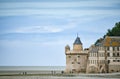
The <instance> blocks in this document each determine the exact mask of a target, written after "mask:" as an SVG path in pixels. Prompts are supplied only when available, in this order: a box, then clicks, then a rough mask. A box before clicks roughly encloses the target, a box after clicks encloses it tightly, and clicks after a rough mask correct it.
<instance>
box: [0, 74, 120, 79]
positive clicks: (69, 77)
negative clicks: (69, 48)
mask: <svg viewBox="0 0 120 79" xmlns="http://www.w3.org/2000/svg"><path fill="white" fill-rule="evenodd" d="M0 79H120V73H107V74H106V73H105V74H26V75H1V76H0Z"/></svg>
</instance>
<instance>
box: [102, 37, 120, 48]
mask: <svg viewBox="0 0 120 79" xmlns="http://www.w3.org/2000/svg"><path fill="white" fill-rule="evenodd" d="M103 45H104V46H120V36H106V37H105V39H104V43H103Z"/></svg>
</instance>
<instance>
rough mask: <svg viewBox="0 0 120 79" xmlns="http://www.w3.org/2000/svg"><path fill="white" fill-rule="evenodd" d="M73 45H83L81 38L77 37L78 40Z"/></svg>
mask: <svg viewBox="0 0 120 79" xmlns="http://www.w3.org/2000/svg"><path fill="white" fill-rule="evenodd" d="M73 44H74V45H75V44H81V45H82V42H81V41H80V38H79V37H77V38H76V40H75V42H74V43H73Z"/></svg>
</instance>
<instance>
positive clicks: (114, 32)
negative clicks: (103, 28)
mask: <svg viewBox="0 0 120 79" xmlns="http://www.w3.org/2000/svg"><path fill="white" fill-rule="evenodd" d="M106 35H107V36H120V22H118V23H116V24H115V26H114V27H113V28H112V29H108V32H107V33H106Z"/></svg>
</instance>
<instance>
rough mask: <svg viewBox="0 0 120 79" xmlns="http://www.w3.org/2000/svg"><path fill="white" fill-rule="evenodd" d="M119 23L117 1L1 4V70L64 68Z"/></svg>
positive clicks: (13, 0) (16, 0) (5, 0)
mask: <svg viewBox="0 0 120 79" xmlns="http://www.w3.org/2000/svg"><path fill="white" fill-rule="evenodd" d="M119 21H120V0H0V66H65V65H66V64H65V63H66V60H65V53H64V47H65V46H66V45H67V44H69V45H70V46H71V49H72V45H73V42H74V40H75V39H76V36H77V33H78V35H79V37H80V39H81V41H82V43H83V47H84V48H88V47H90V45H91V44H93V43H94V42H95V41H96V40H97V39H98V38H100V37H102V36H103V35H104V34H105V33H106V32H107V29H110V28H112V27H113V26H114V25H115V23H116V22H119Z"/></svg>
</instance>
